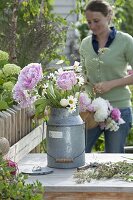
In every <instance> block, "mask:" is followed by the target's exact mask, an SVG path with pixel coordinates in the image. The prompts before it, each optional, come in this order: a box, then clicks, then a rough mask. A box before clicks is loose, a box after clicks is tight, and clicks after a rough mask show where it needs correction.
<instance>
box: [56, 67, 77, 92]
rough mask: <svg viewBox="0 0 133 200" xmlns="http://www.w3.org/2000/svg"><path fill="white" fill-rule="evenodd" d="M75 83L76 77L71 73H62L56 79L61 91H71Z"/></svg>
mask: <svg viewBox="0 0 133 200" xmlns="http://www.w3.org/2000/svg"><path fill="white" fill-rule="evenodd" d="M76 83H77V77H76V74H75V73H74V72H73V71H64V72H62V73H61V74H59V76H58V78H57V85H58V87H59V88H60V89H62V90H71V89H72V87H73V86H74V85H76Z"/></svg>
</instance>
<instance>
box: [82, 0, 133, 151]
mask: <svg viewBox="0 0 133 200" xmlns="http://www.w3.org/2000/svg"><path fill="white" fill-rule="evenodd" d="M85 14H86V19H87V22H88V26H89V29H90V30H91V31H92V35H90V36H88V37H86V38H84V39H83V40H82V43H81V46H80V55H81V64H82V67H83V72H84V75H85V77H86V79H87V80H89V83H88V85H87V87H86V90H87V91H88V92H89V91H90V86H91V89H92V88H93V90H94V91H95V93H96V96H97V97H98V96H101V97H102V98H104V99H107V100H109V102H110V104H111V105H112V106H113V107H117V108H119V109H120V111H121V117H122V118H123V119H124V121H125V123H124V124H121V125H120V128H119V130H118V131H116V132H113V131H109V130H104V131H103V130H101V129H100V127H99V126H97V127H95V128H92V129H88V130H87V133H86V152H87V153H88V152H91V150H92V147H93V145H94V144H95V143H96V141H97V139H98V137H99V136H100V135H101V133H102V132H104V136H105V152H106V153H123V152H124V145H125V141H126V137H127V135H128V133H129V130H130V128H131V124H132V113H131V99H130V98H131V93H130V90H129V87H128V85H131V84H133V75H128V73H127V65H128V64H129V65H131V66H133V38H132V36H130V35H129V34H127V33H123V32H121V31H117V30H116V29H115V28H114V27H110V22H111V18H112V9H111V6H110V5H109V3H108V2H106V1H103V0H93V1H90V2H89V4H88V5H87V7H86V10H85ZM101 48H105V52H104V53H102V54H101V55H99V49H101ZM96 61H97V62H98V61H99V63H96Z"/></svg>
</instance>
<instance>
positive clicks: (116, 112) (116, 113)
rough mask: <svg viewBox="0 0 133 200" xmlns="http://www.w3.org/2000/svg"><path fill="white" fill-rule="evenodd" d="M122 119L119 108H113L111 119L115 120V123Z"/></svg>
mask: <svg viewBox="0 0 133 200" xmlns="http://www.w3.org/2000/svg"><path fill="white" fill-rule="evenodd" d="M120 117H121V112H120V110H119V109H118V108H113V110H112V111H111V118H112V119H114V120H115V121H118V120H119V119H120Z"/></svg>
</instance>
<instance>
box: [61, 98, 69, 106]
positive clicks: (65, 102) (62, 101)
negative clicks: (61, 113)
mask: <svg viewBox="0 0 133 200" xmlns="http://www.w3.org/2000/svg"><path fill="white" fill-rule="evenodd" d="M68 104H69V101H68V99H61V100H60V105H61V106H63V107H66V106H68Z"/></svg>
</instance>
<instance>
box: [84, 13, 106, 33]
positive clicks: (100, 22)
mask: <svg viewBox="0 0 133 200" xmlns="http://www.w3.org/2000/svg"><path fill="white" fill-rule="evenodd" d="M86 19H87V22H88V26H89V29H90V30H91V31H92V32H93V33H94V34H95V35H101V34H102V33H105V31H107V30H108V25H109V20H110V19H109V16H106V17H105V16H104V15H103V14H102V13H101V12H93V11H89V10H88V11H86Z"/></svg>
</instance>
